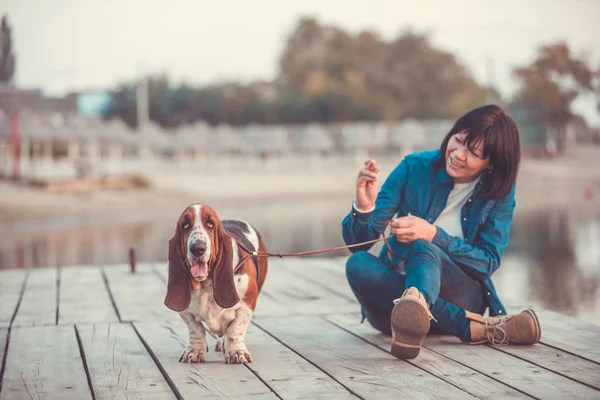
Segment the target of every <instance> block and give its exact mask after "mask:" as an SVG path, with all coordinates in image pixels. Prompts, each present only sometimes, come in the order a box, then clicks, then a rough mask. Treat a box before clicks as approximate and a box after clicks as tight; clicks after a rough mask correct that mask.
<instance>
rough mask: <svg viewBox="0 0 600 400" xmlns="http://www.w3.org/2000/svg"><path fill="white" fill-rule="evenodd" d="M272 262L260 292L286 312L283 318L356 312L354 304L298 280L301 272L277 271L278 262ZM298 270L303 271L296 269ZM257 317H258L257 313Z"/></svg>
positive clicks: (283, 269) (302, 271)
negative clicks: (286, 316) (285, 316)
mask: <svg viewBox="0 0 600 400" xmlns="http://www.w3.org/2000/svg"><path fill="white" fill-rule="evenodd" d="M274 261H275V262H273V263H272V264H271V265H270V267H269V272H268V275H267V279H266V281H265V284H264V286H263V289H262V290H263V291H264V293H266V294H267V296H269V297H271V298H272V299H275V300H276V301H277V302H279V304H280V305H281V306H282V307H284V308H285V309H286V315H298V314H299V315H306V314H310V315H315V314H331V313H337V312H354V311H356V310H357V307H358V305H357V303H355V302H352V301H349V300H347V299H344V298H342V297H340V296H337V295H335V294H334V293H332V292H331V291H330V290H327V289H325V288H323V287H321V286H317V285H315V284H313V283H311V282H308V281H306V280H303V279H299V274H303V273H306V271H304V270H303V269H297V270H289V269H287V268H281V266H280V264H279V263H280V262H282V260H274ZM299 268H303V267H302V266H299ZM261 296H262V294H261ZM259 301H260V300H259ZM257 315H261V314H260V311H258V312H257Z"/></svg>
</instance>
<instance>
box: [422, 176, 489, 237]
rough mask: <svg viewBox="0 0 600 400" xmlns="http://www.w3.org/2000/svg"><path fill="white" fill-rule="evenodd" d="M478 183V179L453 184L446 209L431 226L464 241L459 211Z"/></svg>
mask: <svg viewBox="0 0 600 400" xmlns="http://www.w3.org/2000/svg"><path fill="white" fill-rule="evenodd" d="M478 182H479V179H475V180H474V181H473V182H469V183H455V184H454V189H452V191H451V192H450V194H449V195H448V201H447V202H446V207H444V210H442V213H441V214H440V216H439V217H438V219H437V220H435V222H434V223H433V224H434V225H437V226H439V227H440V228H442V229H443V230H445V231H446V232H447V233H448V234H449V235H451V236H457V237H459V238H460V239H464V237H463V231H462V225H461V223H460V210H461V208H462V207H463V206H464V205H465V203H466V202H467V200H468V199H469V197H471V195H472V194H473V190H475V186H476V185H477V183H478Z"/></svg>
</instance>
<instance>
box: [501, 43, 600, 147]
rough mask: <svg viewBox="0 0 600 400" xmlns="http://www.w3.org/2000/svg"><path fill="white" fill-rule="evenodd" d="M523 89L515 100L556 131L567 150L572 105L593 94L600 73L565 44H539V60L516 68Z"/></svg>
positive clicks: (573, 115)
mask: <svg viewBox="0 0 600 400" xmlns="http://www.w3.org/2000/svg"><path fill="white" fill-rule="evenodd" d="M515 74H516V76H517V77H518V79H519V80H520V83H521V88H520V90H519V92H518V94H517V95H516V97H515V99H514V100H513V103H514V104H515V105H518V106H521V107H523V108H527V109H529V110H533V113H535V114H537V115H538V119H540V120H541V121H539V122H540V123H545V124H546V126H547V128H553V129H554V130H555V131H556V137H555V139H556V148H557V151H558V152H559V153H560V154H562V153H564V150H565V146H566V127H567V124H568V123H569V122H570V121H571V120H573V118H574V117H575V114H574V113H573V112H572V111H571V104H572V103H573V100H575V99H576V98H577V97H578V96H579V95H581V94H584V93H593V92H594V91H597V90H598V89H597V88H595V87H594V84H595V79H597V78H598V72H594V71H592V70H591V69H590V67H589V66H588V64H587V62H586V61H585V60H584V59H582V58H577V57H575V56H574V55H573V54H572V52H571V51H570V49H569V48H568V46H567V45H566V44H565V43H562V42H560V43H555V44H550V45H547V46H542V47H540V49H539V51H538V56H537V58H536V60H535V61H534V62H533V63H532V64H531V65H528V66H525V67H519V68H516V69H515Z"/></svg>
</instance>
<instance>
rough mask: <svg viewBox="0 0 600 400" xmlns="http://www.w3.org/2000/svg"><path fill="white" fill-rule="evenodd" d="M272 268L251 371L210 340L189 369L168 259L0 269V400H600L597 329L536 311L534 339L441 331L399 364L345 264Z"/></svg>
mask: <svg viewBox="0 0 600 400" xmlns="http://www.w3.org/2000/svg"><path fill="white" fill-rule="evenodd" d="M269 262H270V268H269V274H268V276H267V282H266V284H265V286H264V291H263V293H261V295H260V297H259V301H258V307H257V312H256V314H255V317H254V319H253V323H252V324H251V325H250V327H249V328H248V334H247V337H246V344H247V346H248V348H249V350H250V352H251V353H252V356H253V362H252V363H250V364H247V365H229V364H225V362H224V356H223V354H222V353H217V352H215V351H214V345H215V338H213V337H211V336H210V335H209V336H208V338H207V339H208V346H209V352H208V353H207V356H206V362H205V363H202V364H182V363H179V357H180V355H181V353H182V351H183V350H184V348H185V346H186V345H187V341H188V332H187V327H186V326H185V324H184V323H183V321H182V320H181V319H180V318H179V316H178V314H177V313H175V312H173V311H171V310H169V309H167V308H166V307H165V305H164V304H163V301H164V296H165V294H166V282H167V279H168V276H167V269H166V266H167V264H166V263H162V262H161V263H139V264H138V265H137V272H136V273H135V274H131V273H130V271H129V265H125V264H121V265H114V266H102V267H98V266H77V267H63V268H60V269H56V268H48V269H33V270H28V271H21V270H11V271H0V301H2V303H0V349H2V351H0V354H2V355H1V356H0V365H1V362H2V361H4V369H3V371H2V374H1V376H0V379H1V381H2V382H1V386H0V399H21V398H25V399H28V398H34V399H42V398H43V399H54V398H57V399H58V398H60V399H63V398H77V399H86V398H92V395H93V398H95V399H106V398H111V399H112V398H130V399H174V398H184V399H197V398H202V399H221V398H250V399H261V400H262V399H277V398H280V399H320V398H331V399H333V398H335V399H338V398H339V399H346V398H348V399H349V398H363V399H378V398H386V399H387V398H396V397H398V398H399V397H402V398H423V399H430V398H444V399H448V398H468V399H472V398H481V399H495V398H540V399H546V398H548V399H554V398H561V399H562V398H600V350H598V349H600V327H598V326H596V325H591V324H587V323H584V322H582V321H579V320H577V319H574V318H571V317H566V316H563V315H560V314H557V313H553V312H549V311H543V310H537V309H536V311H537V313H538V316H539V318H540V322H541V325H542V343H540V344H538V345H535V346H481V345H479V346H473V345H465V344H462V343H460V341H459V340H458V339H456V338H452V337H448V336H431V337H428V338H427V339H426V341H425V345H424V348H423V349H422V351H421V354H420V356H419V357H418V358H417V359H415V360H410V361H402V360H398V359H396V358H394V357H393V356H391V355H390V353H389V349H390V337H389V336H387V335H383V334H380V333H378V332H377V331H375V330H374V329H373V328H372V327H371V326H370V325H369V323H368V322H366V321H365V323H363V324H361V323H360V309H359V306H358V303H357V302H356V299H354V296H353V294H352V291H351V290H350V287H349V286H348V284H347V282H346V278H345V272H344V264H345V259H339V258H338V259H319V258H312V257H310V258H304V259H290V258H284V259H275V258H272V259H270V260H269ZM521 309H523V307H519V308H517V309H514V310H513V311H520V310H521ZM13 316H14V321H13V323H12V325H11V320H13ZM5 348H7V350H8V351H7V353H6V359H5V360H2V359H3V358H4V356H5V354H4V351H3V350H4V349H5Z"/></svg>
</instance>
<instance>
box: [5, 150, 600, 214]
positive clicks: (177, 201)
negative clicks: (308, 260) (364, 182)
mask: <svg viewBox="0 0 600 400" xmlns="http://www.w3.org/2000/svg"><path fill="white" fill-rule="evenodd" d="M398 162H399V160H397V159H393V158H388V159H381V161H380V162H378V163H379V164H380V165H381V171H382V172H381V173H380V185H381V184H382V183H383V181H384V180H385V178H386V177H387V174H389V172H390V171H391V170H392V169H393V168H394V167H395V165H397V163H398ZM357 171H358V168H349V167H348V166H347V165H337V166H328V167H327V168H323V169H322V170H318V171H313V170H296V171H289V170H287V171H279V172H275V171H260V170H259V171H234V172H228V173H221V174H216V173H214V172H213V173H212V174H211V173H206V172H204V171H196V170H194V169H193V168H191V169H189V170H183V171H156V172H153V173H152V174H148V175H147V176H145V178H147V179H149V180H150V182H151V187H149V188H142V189H126V190H105V191H96V192H90V193H62V194H61V193H52V192H49V191H45V190H43V189H40V188H38V187H34V186H28V185H26V184H21V183H15V182H14V181H10V180H2V181H0V194H1V196H0V223H2V224H10V223H16V222H19V221H36V220H38V221H39V220H52V219H68V218H71V219H85V218H89V219H101V218H103V217H104V216H111V215H118V214H127V213H128V212H131V213H138V214H143V213H144V212H145V211H144V210H147V211H146V213H147V214H148V218H146V219H154V218H156V217H155V216H152V214H155V213H159V214H161V213H166V214H172V213H179V212H180V210H182V209H183V208H184V207H185V206H187V205H189V204H191V203H194V202H205V203H208V204H213V205H215V206H218V207H227V208H230V207H232V206H233V207H235V206H237V205H239V206H241V205H244V206H249V205H256V204H265V203H285V202H300V203H305V202H310V203H314V205H315V206H318V202H319V201H321V200H323V201H326V200H327V199H332V198H336V199H342V198H344V197H346V198H347V199H348V204H350V203H351V202H352V199H353V198H354V181H355V177H356V173H357ZM540 205H544V207H548V206H550V207H560V208H563V207H574V206H575V207H576V208H577V209H578V208H585V209H588V208H596V209H600V148H591V149H590V148H582V149H577V151H573V152H572V154H570V155H568V156H566V157H564V158H561V159H554V160H546V159H524V160H523V161H522V163H521V168H520V171H519V176H518V181H517V208H516V211H515V212H516V213H521V212H524V213H526V212H529V211H532V210H535V209H536V208H538V207H540ZM0 226H1V225H0Z"/></svg>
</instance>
